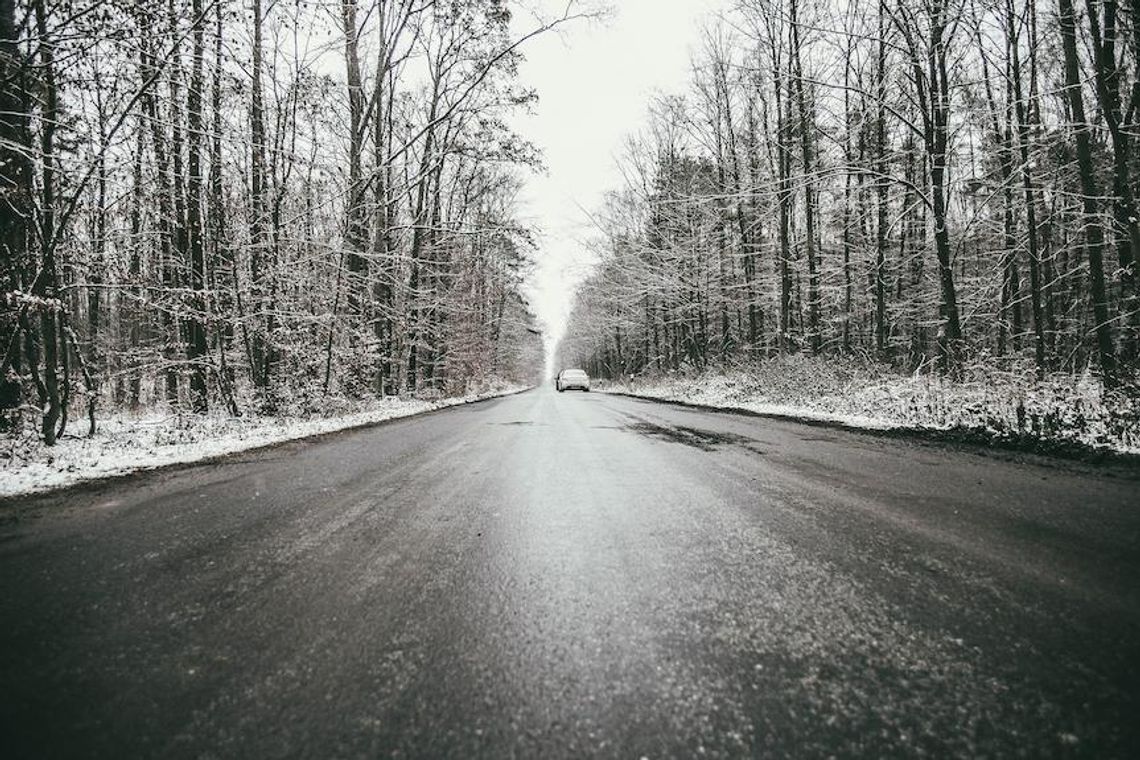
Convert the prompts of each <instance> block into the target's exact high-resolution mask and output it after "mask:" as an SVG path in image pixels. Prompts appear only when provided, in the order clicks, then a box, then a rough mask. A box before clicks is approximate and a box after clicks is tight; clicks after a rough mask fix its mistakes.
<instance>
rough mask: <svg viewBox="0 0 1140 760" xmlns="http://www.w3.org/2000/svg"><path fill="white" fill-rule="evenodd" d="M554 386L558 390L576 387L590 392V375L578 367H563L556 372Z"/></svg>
mask: <svg viewBox="0 0 1140 760" xmlns="http://www.w3.org/2000/svg"><path fill="white" fill-rule="evenodd" d="M554 387H555V388H557V389H558V392H559V393H561V392H562V391H566V390H570V389H571V388H577V389H578V390H582V391H586V393H589V392H590V376H589V375H587V374H586V373H585V372H583V371H582V370H580V369H564V370H562V371H561V372H559V373H558V378H557V379H556V380H555V381H554Z"/></svg>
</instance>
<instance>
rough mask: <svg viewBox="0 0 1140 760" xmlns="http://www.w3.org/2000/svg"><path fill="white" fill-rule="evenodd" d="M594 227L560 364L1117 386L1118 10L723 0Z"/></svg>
mask: <svg viewBox="0 0 1140 760" xmlns="http://www.w3.org/2000/svg"><path fill="white" fill-rule="evenodd" d="M703 40H704V42H703V46H702V49H701V50H699V51H696V52H695V54H694V58H693V65H692V75H691V82H690V85H689V87H688V90H687V91H685V92H684V93H682V94H680V95H677V96H662V97H660V98H658V99H657V101H656V103H655V104H654V106H653V107H652V109H651V111H650V114H649V116H648V120H647V123H646V124H645V125H644V128H643V129H642V130H641V131H640V133H639V134H638V136H637V137H636V138H634V139H632V140H631V141H630V144H629V147H628V150H627V151H626V155H625V158H624V165H623V168H624V176H625V177H626V185H625V187H622V188H620V189H617V190H615V192H613V193H612V194H611V196H610V197H609V200H608V202H607V204H606V207H605V209H604V210H603V211H602V212H601V213H600V214H599V220H600V221H599V226H600V227H601V229H602V231H603V233H604V234H603V235H602V236H601V240H600V243H599V252H598V253H599V258H600V263H599V266H598V269H597V270H596V272H595V273H594V274H593V275H592V276H590V277H589V278H588V279H587V281H586V282H585V284H584V286H583V288H582V289H581V291H580V292H579V294H578V297H577V301H576V304H575V307H574V309H573V314H572V317H571V319H570V324H569V328H568V332H567V334H566V336H565V338H564V339H563V341H562V344H561V348H560V356H559V361H560V363H562V364H564V365H567V366H569V365H572V364H581V365H582V366H585V367H587V368H588V369H589V370H590V371H591V373H592V374H595V375H601V376H606V377H611V378H618V377H625V378H628V377H630V376H632V375H638V374H644V373H647V372H648V373H657V372H661V373H668V372H670V371H676V370H688V371H692V370H694V369H695V370H704V369H708V370H710V371H711V370H717V369H718V368H720V367H722V366H726V365H734V366H738V365H740V364H741V363H748V362H750V361H754V360H762V359H765V358H768V357H773V356H783V355H789V354H801V355H804V354H806V355H821V356H824V357H827V356H830V357H841V356H855V357H859V358H861V359H863V360H868V361H872V362H883V363H889V364H891V365H894V366H895V367H897V368H898V369H899V370H900V371H903V370H905V371H909V372H915V371H923V372H936V373H939V374H941V375H944V376H947V377H953V376H955V374H956V373H961V372H963V371H965V370H968V369H969V368H971V367H978V366H984V367H991V368H1001V370H1002V371H1005V372H1023V373H1026V374H1027V375H1029V376H1030V377H1032V376H1034V375H1036V376H1037V377H1038V378H1041V377H1044V376H1046V375H1053V374H1056V373H1071V374H1074V375H1076V374H1081V373H1087V372H1088V371H1090V370H1091V371H1092V373H1094V374H1095V376H1096V377H1098V378H1100V380H1101V381H1102V382H1103V386H1104V387H1106V388H1109V389H1112V388H1126V387H1129V386H1130V385H1131V382H1132V379H1133V372H1134V369H1135V366H1136V357H1137V345H1138V340H1140V333H1138V325H1140V307H1138V299H1137V282H1136V277H1135V263H1134V262H1135V258H1136V256H1137V255H1140V212H1138V211H1137V208H1136V206H1137V199H1136V198H1137V192H1138V184H1137V183H1138V180H1140V159H1138V150H1137V149H1136V143H1135V142H1133V140H1134V139H1135V138H1137V137H1138V136H1140V135H1138V123H1140V4H1137V3H1132V4H1131V5H1128V6H1126V7H1124V8H1121V7H1120V6H1119V5H1118V3H1117V2H1116V0H1084V2H1079V3H1077V4H1074V3H1073V2H1072V0H1057V2H1056V4H1054V3H1053V2H1052V0H1050V2H1038V0H921V1H920V2H912V1H911V0H880V1H879V2H873V3H853V2H828V1H827V0H740V1H739V2H737V3H735V4H734V6H733V8H732V10H731V11H729V12H727V13H725V14H723V15H722V16H721V17H719V18H718V19H716V20H715V21H714V22H712V23H710V24H709V25H708V27H707V29H706V30H705V32H704V34H703Z"/></svg>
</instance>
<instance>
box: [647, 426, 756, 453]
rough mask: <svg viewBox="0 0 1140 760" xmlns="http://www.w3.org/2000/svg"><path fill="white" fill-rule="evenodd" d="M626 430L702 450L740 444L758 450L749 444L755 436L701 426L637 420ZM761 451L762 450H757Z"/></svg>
mask: <svg viewBox="0 0 1140 760" xmlns="http://www.w3.org/2000/svg"><path fill="white" fill-rule="evenodd" d="M626 430H632V431H633V432H635V433H640V434H641V435H645V436H649V437H650V438H656V439H658V440H662V441H670V442H672V443H682V444H684V445H686V446H692V447H693V448H695V449H700V450H701V451H716V450H717V449H719V448H720V447H721V446H731V445H740V446H746V447H749V448H750V450H752V451H756V449H753V448H751V447H750V446H749V444H754V443H756V440H755V439H754V438H749V437H747V436H743V435H737V434H736V433H721V432H717V431H715V430H701V429H699V428H693V427H686V426H684V425H677V426H675V427H664V426H662V425H654V424H653V423H652V422H645V421H642V422H636V423H633V424H631V425H627V426H626ZM756 453H760V452H758V451H757V452H756Z"/></svg>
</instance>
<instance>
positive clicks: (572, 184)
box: [513, 0, 730, 340]
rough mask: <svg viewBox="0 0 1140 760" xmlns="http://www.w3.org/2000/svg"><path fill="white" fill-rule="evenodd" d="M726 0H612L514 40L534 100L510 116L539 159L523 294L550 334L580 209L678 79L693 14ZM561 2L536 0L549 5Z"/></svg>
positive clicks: (571, 272) (568, 278) (611, 181)
mask: <svg viewBox="0 0 1140 760" xmlns="http://www.w3.org/2000/svg"><path fill="white" fill-rule="evenodd" d="M729 1H730V0H612V2H611V5H612V7H613V13H612V14H611V15H610V16H609V17H608V18H607V19H606V20H605V21H600V22H595V21H581V22H576V23H574V24H573V25H572V26H570V27H568V28H567V30H566V31H565V32H563V33H562V34H548V35H544V36H542V37H540V38H537V39H535V40H532V41H530V42H529V43H528V44H527V45H526V47H524V48H523V54H524V55H525V56H526V61H525V62H524V63H523V65H522V67H521V70H520V75H521V81H522V82H523V83H525V84H526V85H527V86H529V87H533V88H534V89H535V90H537V91H538V96H539V102H538V104H537V105H536V106H535V108H534V113H533V115H530V116H520V117H518V118H516V119H515V120H514V121H513V126H514V127H515V129H517V130H518V131H519V133H520V134H522V135H523V136H524V137H526V138H527V139H529V140H531V141H532V142H534V143H535V144H536V145H537V146H538V147H539V148H540V149H541V150H542V151H543V154H544V159H545V163H546V166H547V169H548V172H547V174H546V176H531V177H530V178H529V181H528V182H527V186H526V189H525V191H524V201H525V210H524V212H523V213H524V219H525V221H527V222H529V223H531V224H532V225H533V226H535V227H537V228H539V230H540V231H541V232H542V237H541V239H540V251H539V261H538V267H537V271H536V273H535V276H534V279H533V282H532V284H531V291H530V295H531V299H532V305H533V306H534V308H535V310H536V312H537V314H538V316H539V317H540V318H541V319H542V320H543V322H544V323H545V324H546V326H547V328H548V329H549V336H550V337H551V338H552V339H554V340H556V339H557V338H558V337H560V336H561V334H562V331H563V329H564V325H565V319H566V316H567V314H568V312H569V309H570V302H571V299H572V297H573V291H574V286H575V285H576V284H577V282H578V281H579V280H580V279H581V278H582V276H583V275H584V274H585V273H587V272H588V270H589V265H590V261H591V255H590V254H589V253H588V251H587V250H586V244H585V241H586V240H588V239H589V238H590V237H592V235H593V230H592V227H591V223H590V213H592V212H594V211H596V210H598V209H599V208H600V207H601V204H602V199H603V196H604V194H605V193H606V192H607V191H609V190H615V189H618V188H619V187H620V186H621V175H620V173H619V171H618V168H617V161H618V158H619V156H620V155H621V152H622V146H623V145H624V142H625V139H626V138H627V137H628V136H629V135H631V134H633V133H635V132H637V131H638V130H639V129H640V128H641V126H642V124H643V123H644V121H645V117H646V114H647V108H648V105H649V101H650V99H651V97H652V96H653V94H654V93H655V92H657V91H662V92H679V91H681V90H683V89H684V88H685V87H686V84H687V82H688V79H689V61H690V55H691V52H692V50H693V49H694V48H695V46H696V44H697V40H698V37H699V33H700V28H701V25H702V22H703V20H704V19H705V18H707V17H708V16H709V15H710V14H712V13H715V11H716V10H718V9H721V8H724V7H726V6H727V4H728V2H729ZM565 4H566V0H540V5H544V6H546V7H547V8H548V10H550V11H551V12H552V13H553V12H557V11H560V10H561V9H562V8H563V7H565ZM515 14H516V15H515V18H514V23H515V24H516V26H517V27H518V28H519V29H520V30H522V29H524V28H533V19H531V18H529V17H528V15H527V14H526V13H525V12H520V11H518V10H517V9H516V11H515ZM528 25H529V26H528Z"/></svg>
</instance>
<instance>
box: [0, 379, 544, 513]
mask: <svg viewBox="0 0 1140 760" xmlns="http://www.w3.org/2000/svg"><path fill="white" fill-rule="evenodd" d="M524 389H525V386H505V387H501V388H498V389H496V390H494V391H490V392H485V393H478V394H472V395H469V396H461V397H457V398H448V399H440V400H433V401H427V400H421V399H399V398H394V397H392V398H386V399H377V400H374V401H372V402H370V403H367V404H362V405H360V406H359V407H357V408H354V409H351V410H349V409H346V410H343V411H344V413H342V414H337V415H335V416H329V417H309V418H298V417H276V418H269V417H236V418H235V417H229V416H224V415H220V414H219V415H213V414H211V415H207V416H205V417H201V416H197V415H192V414H173V413H172V414H167V415H159V414H149V415H143V416H132V415H127V414H120V415H113V416H110V417H108V418H105V419H98V428H97V430H96V433H95V436H94V437H93V438H88V437H86V436H85V435H80V434H79V433H78V431H80V430H82V431H83V433H86V428H87V420H86V419H76V420H73V421H72V423H71V428H70V429H71V430H72V431H77V432H76V433H73V434H69V435H67V436H65V437H64V438H62V439H61V440H60V441H59V442H58V443H57V444H56V445H55V446H53V447H50V448H49V447H47V446H44V445H43V444H42V443H39V442H38V441H36V440H29V439H27V438H18V439H8V440H4V441H2V442H0V447H2V448H0V462H2V463H3V464H0V498H3V497H8V496H16V495H20V494H27V493H34V492H38V491H46V490H50V489H54V488H61V487H63V486H70V485H74V484H76V483H80V482H84V481H89V480H97V479H100V478H109V477H114V476H116V475H125V474H128V473H131V472H136V471H139V470H150V469H154V468H156V467H163V466H165V465H171V464H182V463H187V462H198V461H201V460H203V459H210V458H212V457H217V456H222V455H225V454H233V453H236V452H239V451H245V450H248V449H254V448H258V447H260V446H268V445H270V444H274V443H281V442H283V441H290V440H295V439H298V438H307V437H309V436H314V435H320V434H322V433H331V432H334V431H338V430H346V429H348V428H353V427H359V426H361V425H370V424H373V423H377V422H382V421H384V420H390V419H395V418H397V417H407V416H410V415H413V414H420V413H422V412H428V411H431V410H434V409H442V408H445V407H449V406H456V405H458V404H464V403H470V402H472V401H479V400H482V399H486V398H492V397H495V396H503V395H507V394H510V393H516V392H518V391H521V390H524Z"/></svg>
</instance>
